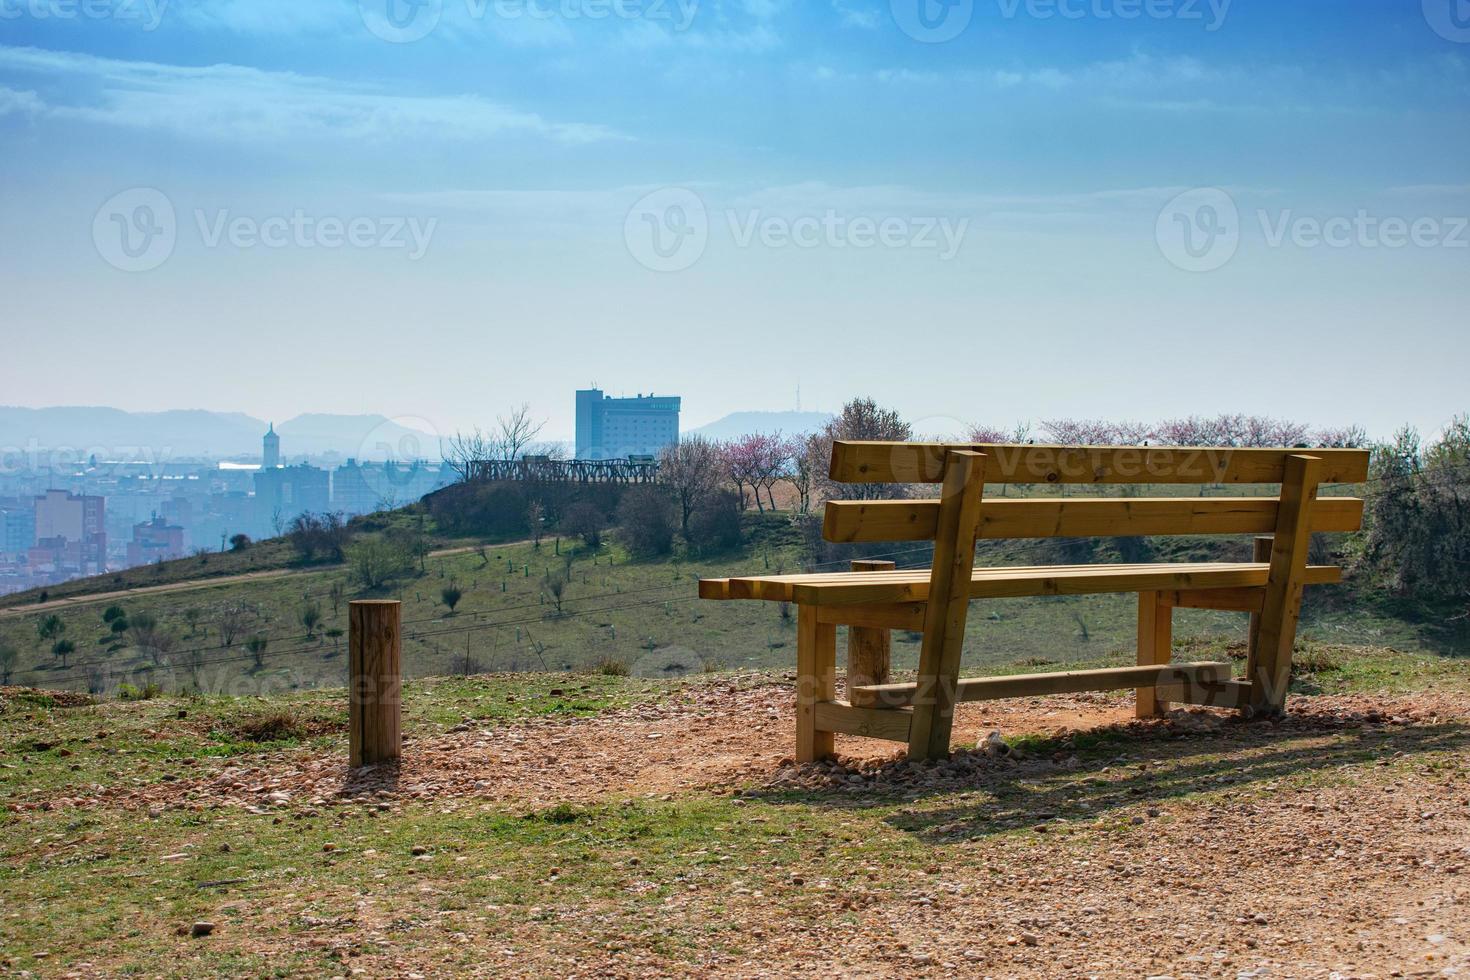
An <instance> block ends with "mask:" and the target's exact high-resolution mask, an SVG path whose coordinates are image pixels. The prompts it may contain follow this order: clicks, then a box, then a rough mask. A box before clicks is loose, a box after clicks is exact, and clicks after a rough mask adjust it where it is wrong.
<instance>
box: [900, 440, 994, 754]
mask: <svg viewBox="0 0 1470 980" xmlns="http://www.w3.org/2000/svg"><path fill="white" fill-rule="evenodd" d="M984 488H985V456H984V454H982V453H973V452H964V451H959V452H949V453H947V454H946V457H945V466H944V484H943V491H942V493H941V496H940V507H939V531H938V534H937V535H936V536H935V539H934V567H933V571H932V572H931V577H930V580H929V604H928V607H927V608H926V609H925V610H924V645H923V648H922V649H921V651H920V653H919V676H918V681H917V687H916V693H915V696H914V721H913V725H912V727H911V728H910V729H909V758H910V759H914V760H919V759H941V758H944V757H946V756H948V755H949V735H950V731H951V729H952V728H953V727H954V705H955V694H956V690H955V688H956V685H957V684H958V682H959V674H960V651H961V649H962V648H963V646H964V642H965V620H966V618H967V616H968V615H969V608H970V574H971V570H972V568H973V567H974V564H975V538H976V537H977V536H978V534H979V533H980V497H981V494H982V492H983V491H984Z"/></svg>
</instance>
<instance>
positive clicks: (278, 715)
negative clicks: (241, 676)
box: [225, 708, 307, 742]
mask: <svg viewBox="0 0 1470 980" xmlns="http://www.w3.org/2000/svg"><path fill="white" fill-rule="evenodd" d="M225 731H226V733H227V734H228V735H229V736H230V737H231V738H232V739H234V740H235V741H239V742H285V741H296V740H298V739H303V738H305V737H306V736H307V730H306V724H305V722H303V721H302V720H301V717H300V716H299V715H297V714H296V712H294V711H290V710H287V709H284V708H278V709H275V710H271V711H265V712H262V713H260V714H256V715H247V716H246V717H244V718H237V719H235V720H233V721H231V722H230V723H229V724H228V725H227V726H226V728H225Z"/></svg>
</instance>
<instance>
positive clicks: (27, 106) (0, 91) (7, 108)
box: [0, 85, 46, 116]
mask: <svg viewBox="0 0 1470 980" xmlns="http://www.w3.org/2000/svg"><path fill="white" fill-rule="evenodd" d="M45 108H46V104H45V103H44V102H42V101H41V99H40V97H39V96H37V95H36V93H35V92H23V91H21V90H20V89H15V88H6V87H5V86H3V85H0V116H8V115H11V114H15V113H25V114H26V115H31V116H34V115H37V114H39V113H40V112H42V111H43V110H45Z"/></svg>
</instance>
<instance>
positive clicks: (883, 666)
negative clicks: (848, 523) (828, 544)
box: [847, 559, 898, 707]
mask: <svg viewBox="0 0 1470 980" xmlns="http://www.w3.org/2000/svg"><path fill="white" fill-rule="evenodd" d="M897 567H898V564H897V563H896V562H891V561H878V560H875V559H858V560H855V561H853V563H852V570H853V571H854V572H891V571H893V570H894V569H895V568H897ZM891 654H892V643H891V637H890V636H889V633H888V630H887V629H884V628H878V627H873V626H859V625H852V626H849V627H848V628H847V691H848V694H847V697H848V700H849V701H851V702H852V703H853V704H856V705H863V706H865V707H872V705H871V704H870V703H868V702H866V701H864V700H863V699H862V698H861V697H859V696H858V695H856V694H854V693H852V692H853V690H854V689H855V688H859V687H862V686H864V685H867V684H887V683H888V681H889V680H890V677H889V674H888V671H889V661H890V658H891Z"/></svg>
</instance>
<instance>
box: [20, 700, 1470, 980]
mask: <svg viewBox="0 0 1470 980" xmlns="http://www.w3.org/2000/svg"><path fill="white" fill-rule="evenodd" d="M1293 709H1294V713H1293V715H1292V717H1290V718H1289V719H1288V720H1286V721H1284V722H1281V723H1279V724H1274V725H1273V724H1266V723H1253V724H1243V723H1240V722H1239V721H1237V720H1235V719H1233V718H1231V717H1229V716H1226V715H1225V714H1223V713H1213V712H1207V711H1192V712H1176V713H1175V714H1174V715H1172V716H1171V717H1170V718H1169V719H1167V720H1164V721H1159V722H1144V723H1140V722H1135V721H1133V720H1132V719H1131V718H1130V717H1129V716H1130V710H1129V706H1128V704H1127V703H1126V702H1124V701H1121V700H1119V699H1108V698H1106V697H1103V696H1098V695H1076V696H1062V697H1052V698H1036V699H1026V700H1018V701H1009V702H1000V703H996V704H985V705H975V704H971V705H963V706H961V712H960V716H959V718H958V719H957V725H956V737H957V740H958V741H962V742H971V743H973V741H974V740H975V739H977V738H979V737H982V736H983V735H984V734H985V733H986V732H989V731H991V730H995V729H999V730H1000V731H1003V732H1006V733H1017V732H1027V733H1039V734H1042V735H1051V736H1053V739H1052V740H1051V741H1049V742H1046V743H1034V747H1033V749H1032V750H1031V751H1030V752H1029V753H1026V754H1024V755H1023V757H1020V758H1017V757H1014V756H1012V757H1004V756H999V755H994V754H986V753H983V752H980V751H975V750H971V751H961V752H957V753H956V754H955V758H954V759H953V760H952V761H951V762H950V763H946V764H941V765H937V766H910V765H908V764H907V763H906V762H902V761H900V760H898V759H897V758H896V755H897V753H896V752H895V749H894V747H893V746H892V744H891V743H882V742H873V741H869V740H863V739H845V738H839V742H838V751H839V753H841V755H842V758H841V761H840V762H839V763H836V764H832V763H825V764H817V765H812V766H795V765H793V764H792V763H791V762H790V760H789V758H787V757H786V753H787V751H788V749H789V746H790V744H791V740H792V729H793V714H792V710H791V692H790V689H789V688H788V687H785V686H782V685H776V684H767V685H764V686H758V687H752V688H737V687H732V686H725V685H717V684H706V685H701V686H696V687H693V688H691V689H689V690H686V691H685V692H683V693H681V694H679V695H677V696H674V697H671V698H669V699H667V700H665V701H663V702H659V703H654V704H649V705H644V706H639V707H636V708H630V709H626V710H621V711H617V712H612V713H608V714H604V715H600V716H597V717H594V718H588V719H582V720H559V721H537V722H526V723H520V724H516V725H511V726H507V727H499V728H481V727H480V726H479V725H478V724H476V723H473V722H466V723H465V724H462V725H459V726H456V728H455V729H452V730H450V731H448V732H446V733H444V734H442V735H438V736H434V737H429V738H422V739H418V740H415V741H411V742H409V743H408V744H407V745H406V747H405V760H404V763H403V765H402V768H401V770H388V769H379V770H376V771H369V772H368V773H367V774H366V775H363V776H359V777H356V778H353V779H348V778H347V775H346V773H345V771H344V767H343V764H342V759H341V758H340V757H339V755H340V753H334V754H333V755H331V756H330V757H328V756H324V755H322V754H321V753H319V752H312V751H289V752H281V753H274V754H270V755H266V756H257V757H251V758H250V759H249V760H248V761H243V760H241V759H231V760H223V759H221V760H201V762H202V763H204V765H205V766H207V767H208V768H207V769H205V770H204V771H202V772H200V773H199V775H198V776H197V777H196V778H193V779H189V780H179V781H176V782H164V783H158V784H155V785H149V786H142V787H135V788H134V787H117V788H113V789H108V790H100V788H99V790H100V791H99V792H96V793H93V794H90V795H88V796H87V797H85V798H83V797H75V798H56V797H53V798H50V799H46V800H44V801H43V800H41V799H40V798H32V799H30V800H27V801H25V802H24V803H21V804H19V806H21V807H34V806H41V805H44V806H46V807H47V808H57V807H76V808H90V807H99V806H105V807H123V808H128V809H133V808H136V809H137V810H138V811H143V810H145V809H151V810H154V811H155V812H156V811H158V810H161V809H173V808H182V809H186V810H208V809H215V808H226V809H229V808H246V809H249V810H252V811H255V812H270V811H274V810H278V809H279V810H282V811H284V810H286V809H289V808H293V807H319V806H324V805H332V804H338V805H340V804H346V805H349V806H351V805H362V806H364V807H368V808H374V809H387V810H391V811H393V812H395V813H397V812H400V811H401V810H402V809H403V807H404V806H405V805H406V804H410V803H412V802H413V801H416V800H417V801H432V802H433V803H434V804H435V806H436V807H438V808H460V807H479V806H482V805H483V804H484V803H485V802H486V801H499V802H502V803H504V802H514V803H515V804H516V805H517V806H526V807H529V808H536V807H544V806H549V805H552V804H555V803H599V802H606V801H608V800H609V799H616V798H618V797H619V796H624V797H626V796H644V797H648V796H652V797H659V798H666V797H669V796H671V795H674V794H681V793H682V794H687V793H691V792H694V793H710V794H720V795H726V794H736V795H738V796H740V797H742V798H744V799H746V800H760V801H764V802H767V803H769V804H772V805H774V806H777V807H782V806H786V805H797V806H802V807H823V808H824V807H831V808H836V809H837V810H839V811H846V810H849V809H853V808H857V809H861V808H863V807H866V806H885V807H888V808H890V809H888V810H885V811H882V812H884V813H885V814H886V815H885V816H884V817H883V824H884V825H886V827H887V830H886V831H885V833H888V834H898V835H900V836H902V837H905V838H908V839H909V840H911V841H913V842H917V843H920V844H922V845H926V847H927V850H926V852H925V854H926V856H925V857H924V858H922V859H921V860H919V862H918V863H917V864H916V863H914V859H912V858H909V859H907V860H900V859H896V858H894V857H892V856H885V855H892V854H894V853H903V852H902V851H901V850H900V851H897V852H895V851H892V850H888V851H886V852H885V850H884V849H882V848H876V849H874V850H873V851H871V852H870V853H871V857H869V858H867V859H866V860H863V859H857V860H855V861H854V863H853V864H852V866H851V867H850V868H847V869H845V870H844V876H843V880H842V881H840V882H826V881H815V882H813V881H802V880H801V879H799V878H795V877H793V878H792V879H791V881H790V882H789V883H786V882H784V881H776V882H773V881H772V880H771V879H770V878H769V877H768V878H767V879H766V881H765V883H764V884H763V885H760V886H759V887H762V888H765V889H768V890H769V889H773V888H774V889H779V893H780V894H781V896H782V898H783V902H785V904H783V905H779V906H773V905H772V903H771V902H770V901H768V900H763V899H762V894H763V893H762V891H759V890H756V891H750V890H748V889H747V890H746V891H745V892H744V893H741V892H738V891H737V892H731V891H728V890H715V891H704V890H696V889H695V888H694V887H693V886H690V887H689V889H688V890H687V891H686V890H684V889H682V888H681V889H680V892H679V893H678V894H676V895H674V896H673V897H670V898H669V899H668V900H667V902H665V903H664V905H663V907H662V909H661V911H660V918H661V922H662V923H663V924H664V926H666V927H669V928H678V929H686V930H699V929H701V928H706V927H707V926H708V924H709V923H712V922H716V921H718V922H721V923H723V924H725V925H727V926H728V924H729V923H732V922H733V923H736V924H737V925H738V927H739V928H740V929H741V930H742V931H743V932H745V933H748V934H749V935H751V936H752V937H754V938H756V939H758V940H759V958H758V959H757V958H749V959H746V958H739V957H734V956H719V955H715V954H711V956H709V957H707V958H705V959H702V960H701V961H700V962H699V963H698V966H697V968H696V967H695V966H694V965H692V964H688V963H682V962H676V961H669V960H662V959H657V958H655V959H652V960H651V959H649V958H648V957H647V956H646V954H644V953H635V952H627V953H622V952H618V953H613V952H607V953H605V954H602V953H599V955H598V957H597V958H596V968H595V970H593V971H591V972H579V973H578V975H586V976H592V975H596V976H609V977H624V976H626V977H633V976H649V975H670V974H679V975H691V976H692V975H720V976H735V977H760V976H788V975H797V974H808V973H819V974H824V975H832V976H854V977H878V976H895V975H903V976H912V977H948V976H956V975H961V976H977V977H978V976H996V977H1046V978H1052V977H1078V978H1082V977H1143V976H1151V977H1156V978H1162V977H1177V978H1180V980H1182V978H1184V977H1227V978H1234V980H1245V978H1257V977H1278V976H1282V977H1322V978H1345V977H1360V978H1369V977H1386V976H1395V977H1420V976H1422V977H1429V976H1435V977H1455V976H1461V977H1463V976H1470V697H1467V696H1465V695H1458V694H1457V695H1451V694H1442V693H1436V692H1425V693H1420V694H1415V695H1412V696H1397V697H1388V696H1377V697H1364V696H1331V697H1314V698H1302V699H1297V700H1296V701H1295V702H1294V705H1293ZM1079 730H1086V733H1087V734H1086V735H1080V734H1079V735H1076V736H1075V737H1076V738H1078V739H1084V740H1092V739H1101V740H1102V741H1101V742H1089V744H1101V745H1103V746H1105V750H1104V751H1103V752H1101V753H1098V752H1090V753H1086V754H1084V755H1082V756H1081V757H1080V758H1079V755H1078V754H1074V751H1075V744H1074V743H1072V742H1071V741H1069V739H1070V738H1072V737H1073V736H1071V735H1070V734H1069V733H1074V732H1078V731H1079ZM1115 747H1116V754H1114V748H1115ZM1431 754H1432V755H1433V758H1434V759H1436V760H1438V761H1434V762H1432V763H1425V762H1416V759H1418V758H1424V759H1428V758H1430V757H1431ZM1447 758H1448V759H1449V762H1448V763H1446V761H1445V760H1446V759H1447ZM1456 760H1458V761H1456ZM793 794H795V795H794V796H793ZM407 812H412V811H407ZM767 812H768V811H767ZM760 819H761V820H762V821H764V820H766V819H767V818H766V817H761V818H760ZM824 836H825V835H824ZM818 844H821V846H822V847H823V848H825V847H826V846H827V845H826V844H823V843H822V842H821V841H817V840H814V841H813V846H817V845H818ZM754 873H755V872H754V869H752V874H754ZM634 877H636V874H634ZM894 881H901V882H902V883H903V884H902V887H900V888H899V889H897V890H895V889H892V888H888V887H885V886H887V885H889V884H891V883H892V882H894ZM753 887H755V886H753ZM808 892H809V893H810V898H809V902H810V904H806V905H801V906H798V907H800V908H802V909H804V910H805V911H803V912H802V913H801V914H800V915H799V916H794V915H793V914H792V913H791V911H790V910H791V908H792V906H791V905H790V903H789V900H790V899H791V896H801V898H800V900H803V901H805V900H806V898H805V893H808ZM771 894H774V893H771ZM782 908H784V909H786V911H785V912H784V913H783V912H782V911H781V909H782ZM380 925H382V929H383V930H385V934H387V933H386V930H388V929H389V925H388V924H380ZM563 926H564V927H565V928H567V929H572V930H575V929H576V928H578V927H577V926H576V925H574V924H573V923H571V922H564V923H563ZM363 928H364V929H367V930H368V931H369V932H370V931H371V928H376V926H371V927H370V924H369V923H364V925H363ZM537 935H539V934H537ZM521 938H523V939H524V940H525V942H523V943H517V945H518V947H519V949H520V952H519V953H518V954H517V956H518V958H517V959H516V960H514V961H505V962H503V963H501V962H495V963H492V964H490V966H493V968H494V969H493V970H490V971H489V972H487V973H486V975H497V976H507V975H526V976H532V975H547V974H549V973H566V972H567V969H566V962H565V961H558V960H556V959H555V958H554V954H553V953H552V952H549V951H543V947H542V945H541V943H540V941H539V940H538V939H537V938H536V936H535V935H530V934H528V935H527V936H525V937H521ZM383 949H384V951H383V952H382V953H380V954H377V955H378V956H380V957H381V958H380V959H374V958H371V957H368V956H364V957H363V958H362V959H361V960H358V961H357V963H358V965H359V967H360V968H361V969H365V970H367V971H368V972H369V973H373V972H383V973H393V974H395V975H401V974H402V973H404V972H413V971H414V970H418V971H422V970H424V969H425V968H427V967H431V966H432V963H431V962H428V961H426V962H419V960H418V959H416V958H415V953H413V952H412V951H410V950H406V949H403V948H393V947H392V945H391V944H389V945H387V946H384V947H383ZM589 962H590V961H589ZM487 969H488V967H487ZM573 972H578V971H573ZM567 975H571V974H567Z"/></svg>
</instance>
